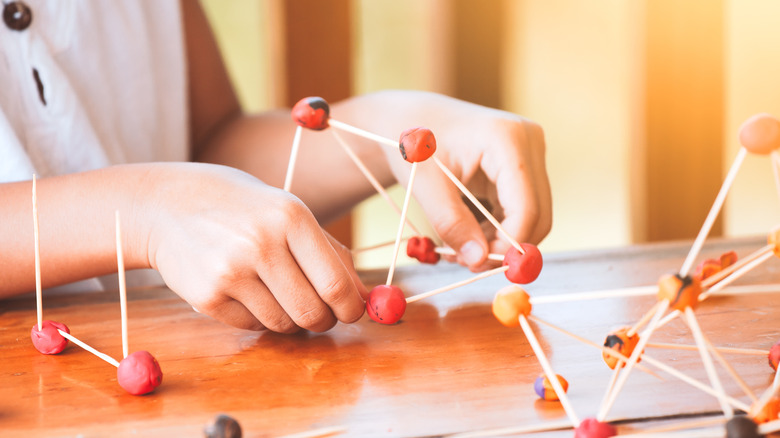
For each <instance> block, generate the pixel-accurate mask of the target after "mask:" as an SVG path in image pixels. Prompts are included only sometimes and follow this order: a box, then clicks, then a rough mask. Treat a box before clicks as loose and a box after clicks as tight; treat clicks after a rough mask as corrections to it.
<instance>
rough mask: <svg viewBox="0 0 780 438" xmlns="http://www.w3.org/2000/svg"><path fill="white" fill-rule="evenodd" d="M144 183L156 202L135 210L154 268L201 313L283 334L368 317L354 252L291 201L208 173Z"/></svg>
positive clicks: (180, 171)
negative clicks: (146, 237) (363, 316)
mask: <svg viewBox="0 0 780 438" xmlns="http://www.w3.org/2000/svg"><path fill="white" fill-rule="evenodd" d="M148 181H149V184H150V185H148V186H146V187H147V189H146V190H147V191H148V192H149V193H151V201H152V202H143V203H142V204H143V205H141V206H140V207H139V204H138V203H136V208H140V209H141V215H142V216H143V217H144V218H145V219H140V220H144V221H147V228H146V229H147V230H148V261H149V264H150V265H151V267H153V268H155V269H157V270H158V271H159V272H160V274H161V275H162V277H163V279H164V280H165V282H166V283H167V285H168V286H169V287H170V288H171V289H172V290H173V291H174V292H176V293H177V294H179V295H180V296H181V297H182V298H184V299H185V300H186V301H187V302H188V303H190V304H191V305H192V306H193V307H194V308H196V309H197V310H198V311H199V312H201V313H205V314H208V315H210V316H212V317H214V318H215V319H217V320H219V321H222V322H224V323H226V324H230V325H233V326H236V327H239V328H244V329H250V330H261V329H263V328H267V329H270V330H273V331H276V332H283V333H290V332H294V331H297V330H298V329H299V328H304V329H308V330H312V331H317V332H321V331H325V330H328V329H329V328H331V327H333V325H334V324H336V321H337V320H338V321H341V322H345V323H350V322H354V321H356V320H358V319H359V318H360V317H361V316H362V315H363V311H364V308H365V304H364V301H363V298H362V296H365V295H366V288H365V286H363V284H362V283H361V282H360V280H359V279H358V277H357V273H356V271H355V269H354V266H353V264H352V258H351V255H350V253H349V251H348V250H347V249H346V248H345V247H344V246H342V245H341V244H340V243H338V242H337V241H335V239H333V238H332V237H330V236H329V235H328V234H327V233H326V232H325V231H323V230H322V229H321V228H320V226H319V224H318V223H317V220H316V219H315V218H314V216H313V214H312V213H311V212H310V211H309V209H308V208H307V207H306V206H305V205H304V204H303V203H302V202H301V201H299V200H298V199H297V198H296V197H294V196H293V195H291V194H289V193H287V192H284V191H282V190H279V189H276V188H273V187H270V186H268V185H266V184H264V183H262V182H261V181H259V180H257V179H256V178H254V177H252V176H250V175H248V174H246V173H244V172H241V171H238V170H235V169H232V168H228V167H222V166H216V165H209V164H190V163H187V164H164V165H161V166H159V167H156V168H155V170H153V171H152V172H150V178H149V179H148ZM147 201H148V199H147Z"/></svg>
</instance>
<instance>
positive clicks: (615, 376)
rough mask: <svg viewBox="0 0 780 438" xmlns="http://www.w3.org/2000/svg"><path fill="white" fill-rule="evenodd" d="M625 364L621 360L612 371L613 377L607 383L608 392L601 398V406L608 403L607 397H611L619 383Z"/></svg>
mask: <svg viewBox="0 0 780 438" xmlns="http://www.w3.org/2000/svg"><path fill="white" fill-rule="evenodd" d="M623 363H624V361H623V360H622V359H621V360H619V361H618V363H617V364H616V365H615V369H613V370H612V376H611V377H610V378H609V383H607V390H606V391H604V395H603V396H602V397H601V405H604V403H606V402H607V397H609V394H611V393H612V390H613V389H614V388H615V382H617V379H618V377H620V370H622V369H623ZM638 366H639V365H637V367H638Z"/></svg>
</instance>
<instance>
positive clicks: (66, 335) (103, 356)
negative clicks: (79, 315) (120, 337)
mask: <svg viewBox="0 0 780 438" xmlns="http://www.w3.org/2000/svg"><path fill="white" fill-rule="evenodd" d="M57 331H58V332H59V333H60V334H61V335H62V337H63V338H65V339H68V340H69V341H71V342H73V343H74V344H76V345H78V346H79V347H81V348H83V349H85V350H87V351H89V352H90V353H92V354H94V355H95V356H97V357H99V358H101V359H103V360H104V361H106V362H108V363H110V364H111V365H113V366H115V367H119V362H117V360H116V359H114V358H113V357H111V356H109V355H107V354H105V353H101V352H99V351H97V350H95V349H94V348H92V347H90V346H89V345H87V344H86V343H84V342H82V341H80V340H79V339H77V338H76V337H75V336H73V335H71V334H70V333H67V332H64V331H62V330H60V329H57Z"/></svg>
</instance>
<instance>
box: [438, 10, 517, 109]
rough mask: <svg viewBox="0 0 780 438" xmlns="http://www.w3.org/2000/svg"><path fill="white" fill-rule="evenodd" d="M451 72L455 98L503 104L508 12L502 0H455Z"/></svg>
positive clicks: (488, 104)
mask: <svg viewBox="0 0 780 438" xmlns="http://www.w3.org/2000/svg"><path fill="white" fill-rule="evenodd" d="M450 7H451V8H452V9H453V14H452V16H453V18H452V19H453V25H452V26H450V30H451V34H452V35H451V38H452V41H453V43H452V45H451V47H452V48H453V51H454V53H453V56H452V66H451V68H452V70H451V72H450V74H452V75H453V76H454V79H455V80H454V82H455V84H454V86H455V87H454V88H455V89H454V96H455V97H457V98H460V99H463V100H466V101H469V102H474V103H478V104H480V105H485V106H489V107H493V108H498V107H500V106H501V104H502V99H501V95H502V90H501V84H502V81H501V76H500V73H501V64H500V62H501V53H502V48H503V44H504V38H505V35H504V32H503V24H504V22H505V20H504V14H505V13H506V11H505V9H506V8H505V7H504V1H503V0H483V1H479V2H475V1H473V0H455V1H453V2H452V3H451V4H450Z"/></svg>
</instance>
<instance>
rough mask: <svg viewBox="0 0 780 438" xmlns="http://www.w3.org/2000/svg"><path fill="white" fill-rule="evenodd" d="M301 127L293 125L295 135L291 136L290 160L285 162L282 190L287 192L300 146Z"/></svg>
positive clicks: (290, 185) (290, 184)
mask: <svg viewBox="0 0 780 438" xmlns="http://www.w3.org/2000/svg"><path fill="white" fill-rule="evenodd" d="M302 131H303V128H302V127H301V126H300V125H298V126H296V127H295V137H293V144H292V149H290V161H289V162H287V175H285V177H284V191H285V192H289V191H290V187H292V177H293V173H295V162H296V161H297V160H298V149H300V147H301V132H302Z"/></svg>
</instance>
